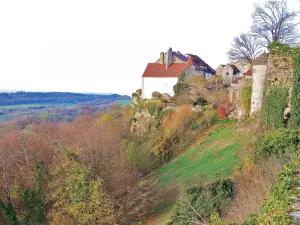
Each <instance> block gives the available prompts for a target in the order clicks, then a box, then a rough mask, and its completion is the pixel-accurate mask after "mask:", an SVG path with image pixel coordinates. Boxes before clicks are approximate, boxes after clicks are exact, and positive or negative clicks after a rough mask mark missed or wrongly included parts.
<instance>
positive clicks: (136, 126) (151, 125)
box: [130, 109, 156, 136]
mask: <svg viewBox="0 0 300 225" xmlns="http://www.w3.org/2000/svg"><path fill="white" fill-rule="evenodd" d="M155 124H156V118H155V116H151V115H150V113H149V112H148V110H147V109H145V110H143V111H142V112H138V111H137V112H136V113H135V115H134V121H133V122H132V124H131V128H130V132H132V133H135V134H136V135H139V136H142V135H144V134H146V133H148V132H149V131H150V130H152V129H155Z"/></svg>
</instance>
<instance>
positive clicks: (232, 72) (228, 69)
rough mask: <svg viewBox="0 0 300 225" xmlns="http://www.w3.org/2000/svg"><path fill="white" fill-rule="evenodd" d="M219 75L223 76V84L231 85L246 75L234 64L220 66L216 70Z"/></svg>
mask: <svg viewBox="0 0 300 225" xmlns="http://www.w3.org/2000/svg"><path fill="white" fill-rule="evenodd" d="M216 71H217V74H218V75H222V78H223V84H224V85H231V84H232V82H233V81H234V80H236V79H238V78H241V77H243V75H244V73H243V72H242V71H241V70H240V69H239V68H238V67H237V66H236V65H233V64H227V65H222V64H221V65H220V66H218V67H217V69H216Z"/></svg>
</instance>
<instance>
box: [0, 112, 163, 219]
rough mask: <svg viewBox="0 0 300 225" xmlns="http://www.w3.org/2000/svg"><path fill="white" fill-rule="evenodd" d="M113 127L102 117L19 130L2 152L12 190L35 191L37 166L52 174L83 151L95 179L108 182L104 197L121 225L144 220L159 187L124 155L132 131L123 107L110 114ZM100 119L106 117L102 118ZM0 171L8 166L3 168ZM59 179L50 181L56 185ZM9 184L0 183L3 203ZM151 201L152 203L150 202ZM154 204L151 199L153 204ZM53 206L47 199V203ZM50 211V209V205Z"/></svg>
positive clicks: (2, 146)
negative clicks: (70, 155)
mask: <svg viewBox="0 0 300 225" xmlns="http://www.w3.org/2000/svg"><path fill="white" fill-rule="evenodd" d="M109 113H111V115H112V118H113V122H112V123H103V122H102V121H99V120H98V121H97V119H98V118H99V114H96V115H93V114H91V113H89V114H88V115H84V116H79V117H78V118H77V119H75V120H74V121H73V122H60V123H48V122H43V123H41V124H39V125H36V126H33V127H32V128H30V129H25V130H17V129H14V130H12V131H11V132H8V133H6V134H5V135H4V137H3V139H1V140H0V153H3V154H4V157H5V165H6V168H7V174H8V185H9V188H10V189H11V190H13V189H14V188H16V187H17V188H22V187H32V186H33V185H34V182H35V163H36V162H37V161H39V160H41V161H43V162H44V163H45V166H46V167H47V168H48V170H49V171H51V170H54V168H55V166H56V165H60V164H63V163H64V160H65V157H64V154H65V151H68V152H75V151H76V150H78V149H81V151H80V154H79V156H78V160H79V161H80V163H82V165H84V166H85V167H86V168H87V169H88V170H89V172H90V173H91V175H92V177H93V178H97V177H100V178H101V179H103V180H104V186H105V192H106V193H107V194H108V195H109V196H110V198H111V199H113V204H114V206H115V209H116V213H117V218H118V220H119V222H118V223H119V224H129V223H131V222H134V221H136V220H140V219H143V217H144V216H145V215H146V214H147V212H149V208H150V207H151V206H152V204H153V202H154V201H156V200H157V199H158V198H157V196H159V192H158V191H157V190H156V184H155V182H153V183H151V182H150V183H147V182H142V183H140V177H138V174H137V172H136V170H135V168H133V167H132V166H131V164H130V163H128V162H127V161H126V160H125V159H124V157H123V153H122V145H121V143H122V139H121V135H122V134H123V133H124V132H125V133H126V132H127V130H128V126H129V124H128V122H127V123H126V122H125V121H126V120H127V116H128V115H127V114H128V111H126V112H125V113H123V112H122V113H120V110H119V108H118V109H117V108H116V107H114V108H112V111H110V112H109ZM100 118H101V117H100ZM0 172H1V174H2V172H3V166H1V165H0ZM51 179H55V178H54V177H53V178H52V177H51V173H50V176H49V177H48V183H51ZM47 185H48V184H46V186H45V191H44V194H45V196H46V199H49V197H50V195H51V192H52V190H51V186H49V187H48V186H47ZM5 192H6V191H5V185H4V183H3V179H0V198H1V199H6V196H5ZM147 199H149V201H148V200H147ZM151 199H152V200H151ZM12 200H13V202H14V207H15V209H16V211H20V205H19V203H18V199H17V198H15V197H13V199H12ZM46 201H48V200H46ZM47 207H51V202H49V203H48V205H47ZM62 221H64V223H70V224H72V221H71V220H69V218H55V221H53V224H58V223H61V222H62Z"/></svg>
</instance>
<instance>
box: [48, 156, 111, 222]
mask: <svg viewBox="0 0 300 225" xmlns="http://www.w3.org/2000/svg"><path fill="white" fill-rule="evenodd" d="M53 177H54V179H53V182H52V186H54V187H55V188H54V190H53V193H52V194H51V201H53V207H52V212H51V215H52V223H51V224H52V225H56V224H57V225H58V224H67V225H68V224H79V225H80V224H82V225H84V224H100V225H101V224H116V220H115V216H114V209H113V205H112V202H111V201H110V200H109V199H108V197H107V196H106V194H105V192H104V188H103V181H102V180H101V179H93V178H91V177H90V175H89V171H88V170H86V169H85V168H84V166H83V165H81V164H80V163H79V162H77V161H76V160H74V159H70V158H68V157H66V163H64V164H62V165H60V166H56V169H55V171H54V174H53Z"/></svg>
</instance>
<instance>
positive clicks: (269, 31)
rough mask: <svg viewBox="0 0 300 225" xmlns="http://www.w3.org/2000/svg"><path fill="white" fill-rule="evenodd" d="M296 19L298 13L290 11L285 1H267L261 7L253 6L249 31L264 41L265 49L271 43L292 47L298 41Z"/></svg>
mask: <svg viewBox="0 0 300 225" xmlns="http://www.w3.org/2000/svg"><path fill="white" fill-rule="evenodd" d="M297 17H298V12H296V11H290V10H289V9H288V6H287V1H286V0H268V1H267V2H266V3H265V4H264V5H263V6H261V5H258V4H254V12H253V13H252V19H253V25H252V27H251V30H252V32H253V34H255V35H256V36H257V37H259V38H262V39H263V40H264V45H265V47H267V45H268V44H269V43H270V42H273V41H276V42H280V43H284V44H291V45H294V44H296V43H297V42H298V41H299V39H298V32H297V26H298V24H299V23H298V22H297V21H296V19H297Z"/></svg>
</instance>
